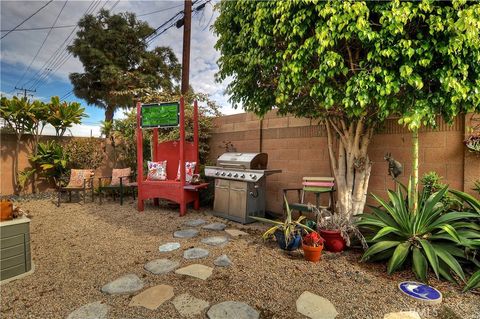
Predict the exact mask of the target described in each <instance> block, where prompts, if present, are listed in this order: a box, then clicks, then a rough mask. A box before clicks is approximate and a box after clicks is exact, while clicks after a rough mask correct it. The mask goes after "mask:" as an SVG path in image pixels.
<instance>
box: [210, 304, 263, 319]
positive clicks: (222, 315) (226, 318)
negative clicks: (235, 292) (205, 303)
mask: <svg viewBox="0 0 480 319" xmlns="http://www.w3.org/2000/svg"><path fill="white" fill-rule="evenodd" d="M207 317H208V318H209V319H258V318H259V317H260V314H259V313H258V311H256V310H255V309H253V308H252V307H250V306H249V305H247V304H246V303H244V302H238V301H225V302H222V303H218V304H216V305H213V306H212V307H211V308H210V309H209V310H208V312H207Z"/></svg>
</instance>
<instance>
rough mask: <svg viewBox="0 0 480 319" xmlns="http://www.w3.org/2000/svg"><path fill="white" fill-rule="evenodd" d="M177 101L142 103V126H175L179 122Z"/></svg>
mask: <svg viewBox="0 0 480 319" xmlns="http://www.w3.org/2000/svg"><path fill="white" fill-rule="evenodd" d="M179 112H180V104H179V103H178V102H168V103H152V104H143V105H142V114H141V115H142V117H141V126H142V128H149V127H151V128H153V127H175V126H178V123H179V122H180V118H179V116H180V115H179Z"/></svg>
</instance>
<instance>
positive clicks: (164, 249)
mask: <svg viewBox="0 0 480 319" xmlns="http://www.w3.org/2000/svg"><path fill="white" fill-rule="evenodd" d="M178 248H180V243H166V244H163V245H161V246H160V247H158V250H159V251H160V252H161V253H165V252H168V251H173V250H177V249H178Z"/></svg>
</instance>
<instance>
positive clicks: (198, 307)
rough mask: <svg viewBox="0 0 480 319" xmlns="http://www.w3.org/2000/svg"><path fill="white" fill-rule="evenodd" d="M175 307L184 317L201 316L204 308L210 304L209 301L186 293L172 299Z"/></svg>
mask: <svg viewBox="0 0 480 319" xmlns="http://www.w3.org/2000/svg"><path fill="white" fill-rule="evenodd" d="M172 303H173V305H174V306H175V309H177V311H178V312H179V313H180V315H182V316H184V317H197V318H198V317H199V316H200V315H201V313H202V312H203V310H204V309H206V308H208V306H209V305H210V304H209V303H208V302H207V301H205V300H202V299H198V298H195V297H193V296H192V295H190V294H188V293H186V294H181V295H178V296H177V297H175V299H173V301H172Z"/></svg>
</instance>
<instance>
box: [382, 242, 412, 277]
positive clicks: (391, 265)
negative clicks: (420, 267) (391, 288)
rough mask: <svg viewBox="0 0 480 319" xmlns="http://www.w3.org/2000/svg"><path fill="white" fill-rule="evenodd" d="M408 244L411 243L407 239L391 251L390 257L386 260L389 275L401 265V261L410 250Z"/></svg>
mask: <svg viewBox="0 0 480 319" xmlns="http://www.w3.org/2000/svg"><path fill="white" fill-rule="evenodd" d="M410 246H411V243H410V242H408V241H407V242H405V243H403V244H400V245H398V246H397V248H396V249H395V251H394V252H393V255H392V258H390V260H389V261H388V266H387V272H388V274H389V275H390V274H392V273H393V272H394V271H395V270H397V269H398V268H400V267H401V266H402V265H403V262H404V261H405V259H406V258H407V256H408V253H409V252H410Z"/></svg>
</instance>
